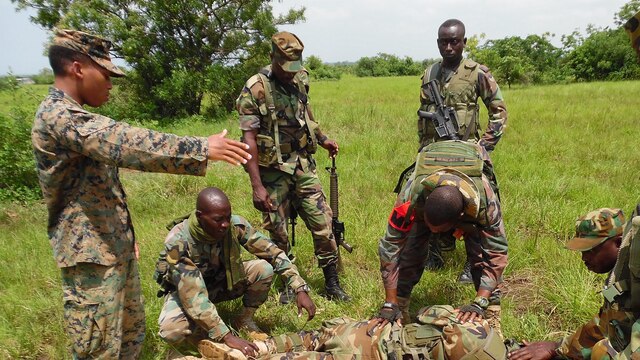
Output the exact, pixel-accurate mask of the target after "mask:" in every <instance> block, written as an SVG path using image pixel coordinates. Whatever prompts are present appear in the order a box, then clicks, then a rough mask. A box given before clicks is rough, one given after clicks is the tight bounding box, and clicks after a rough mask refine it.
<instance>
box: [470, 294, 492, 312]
mask: <svg viewBox="0 0 640 360" xmlns="http://www.w3.org/2000/svg"><path fill="white" fill-rule="evenodd" d="M473 303H474V304H476V305H478V306H480V308H481V309H482V310H487V307H488V306H489V299H487V298H486V297H484V296H476V298H475V299H473Z"/></svg>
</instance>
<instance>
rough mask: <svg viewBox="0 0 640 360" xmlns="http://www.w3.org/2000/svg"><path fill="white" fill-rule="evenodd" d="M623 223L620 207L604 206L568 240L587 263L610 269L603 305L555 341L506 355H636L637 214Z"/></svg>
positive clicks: (527, 359)
mask: <svg viewBox="0 0 640 360" xmlns="http://www.w3.org/2000/svg"><path fill="white" fill-rule="evenodd" d="M637 211H638V210H636V212H634V214H633V215H632V217H631V221H629V222H627V223H626V225H625V218H624V214H623V212H622V210H620V209H610V208H602V209H598V210H594V211H591V212H589V213H587V214H586V215H585V216H582V217H580V218H578V220H577V221H576V236H575V237H574V238H573V239H571V240H570V241H569V242H568V243H567V245H566V246H567V248H568V249H569V250H575V251H580V252H581V254H582V261H584V264H585V265H586V267H587V268H588V269H589V270H590V271H593V272H595V273H598V274H606V273H609V275H608V277H607V281H606V283H605V286H604V288H603V290H602V295H603V297H604V303H603V305H602V307H601V308H600V311H599V312H598V315H596V316H594V317H593V319H591V320H590V321H589V322H587V323H586V324H584V325H582V326H581V327H579V328H578V329H577V330H576V331H575V332H574V333H573V334H570V335H569V336H566V337H564V338H563V339H561V340H560V341H558V342H552V341H541V342H532V343H527V344H526V345H525V346H524V347H523V348H521V349H519V350H515V351H513V352H511V353H510V354H509V359H512V360H544V359H553V358H563V359H580V360H582V359H591V360H609V359H621V360H624V359H638V358H640V317H639V316H638V314H639V313H640V271H639V269H640V254H639V252H640V249H639V248H638V246H639V245H640V243H639V241H640V233H639V231H638V230H639V229H640V216H638V212H637Z"/></svg>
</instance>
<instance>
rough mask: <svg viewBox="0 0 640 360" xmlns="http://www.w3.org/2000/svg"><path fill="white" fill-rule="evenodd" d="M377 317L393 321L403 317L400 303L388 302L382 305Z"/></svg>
mask: <svg viewBox="0 0 640 360" xmlns="http://www.w3.org/2000/svg"><path fill="white" fill-rule="evenodd" d="M376 317H378V318H380V319H384V320H387V321H388V322H390V323H392V322H394V321H396V320H398V319H402V311H400V307H399V306H398V304H394V303H390V302H386V303H384V305H382V308H380V312H379V313H378V316H376Z"/></svg>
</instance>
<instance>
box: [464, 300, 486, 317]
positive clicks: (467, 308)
mask: <svg viewBox="0 0 640 360" xmlns="http://www.w3.org/2000/svg"><path fill="white" fill-rule="evenodd" d="M460 313H474V314H476V316H481V317H482V318H483V319H484V310H483V309H482V308H481V307H480V305H478V304H476V303H471V304H467V305H464V306H461V307H460Z"/></svg>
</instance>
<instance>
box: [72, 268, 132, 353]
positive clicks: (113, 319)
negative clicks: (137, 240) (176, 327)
mask: <svg viewBox="0 0 640 360" xmlns="http://www.w3.org/2000/svg"><path fill="white" fill-rule="evenodd" d="M61 270H62V289H63V293H64V294H63V299H64V323H65V330H66V332H67V334H68V336H69V337H70V338H71V351H72V354H73V358H74V359H137V358H138V356H139V354H140V350H141V349H142V342H143V341H144V332H145V320H144V306H143V304H142V291H141V289H140V277H139V275H138V263H137V261H136V260H131V261H129V262H127V263H123V264H117V265H114V266H104V265H98V264H90V263H79V264H77V265H76V266H72V267H68V268H62V269H61Z"/></svg>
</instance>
